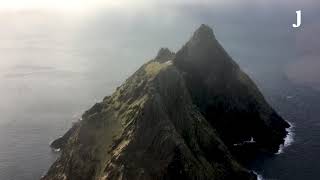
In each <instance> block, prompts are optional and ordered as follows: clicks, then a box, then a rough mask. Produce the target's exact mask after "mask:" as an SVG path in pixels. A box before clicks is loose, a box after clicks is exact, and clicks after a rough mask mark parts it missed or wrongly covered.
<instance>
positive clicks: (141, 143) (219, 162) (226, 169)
mask: <svg viewBox="0 0 320 180" xmlns="http://www.w3.org/2000/svg"><path fill="white" fill-rule="evenodd" d="M288 126H289V125H288V124H287V123H286V122H285V121H284V120H283V119H282V118H281V117H280V116H278V115H277V113H276V112H275V111H274V110H273V109H272V108H271V107H270V106H269V105H268V103H267V102H266V101H265V100H264V98H263V96H262V95H261V93H260V92H259V90H258V88H257V87H256V86H255V84H254V83H253V82H252V81H251V80H250V78H249V77H248V76H247V75H246V74H245V73H244V72H242V71H241V69H240V68H239V67H238V65H237V64H236V63H235V62H234V61H233V60H232V59H231V58H230V57H229V56H228V54H227V53H226V52H225V51H224V50H223V48H222V47H221V46H220V44H219V43H218V41H217V40H216V39H215V37H214V34H213V32H212V30H211V29H210V28H209V27H208V26H206V25H202V26H201V27H200V28H199V29H198V30H197V31H196V32H195V33H194V35H193V37H192V38H191V39H190V40H189V41H188V42H187V43H186V44H185V45H184V46H183V47H182V49H181V50H179V51H178V52H177V54H174V53H172V52H170V51H169V50H168V49H161V50H160V51H159V53H158V55H157V56H156V58H155V59H153V60H151V61H150V62H148V63H146V64H144V65H143V66H142V67H141V68H140V69H139V70H138V71H137V72H135V73H134V74H133V75H132V76H131V77H130V78H128V79H127V80H126V82H125V83H124V84H123V85H122V86H120V87H119V88H118V89H117V90H116V92H114V93H113V94H112V95H111V96H108V97H106V98H105V99H104V100H103V101H102V102H101V103H97V104H96V105H94V106H93V107H92V108H91V109H90V110H88V111H87V112H85V113H84V115H83V117H82V121H80V122H79V123H78V124H76V126H74V127H73V128H72V129H71V130H70V131H68V132H67V134H66V135H65V136H63V137H62V138H60V139H58V140H57V141H56V142H53V144H54V147H55V148H62V153H61V156H60V157H59V158H58V159H57V161H56V162H55V163H54V164H53V165H52V166H51V168H50V169H49V171H48V173H47V174H46V175H45V176H44V177H43V178H42V179H44V180H60V179H61V180H67V179H68V180H91V179H97V180H98V179H99V180H105V179H123V180H135V179H137V180H138V179H139V180H141V179H146V180H148V179H190V180H191V179H199V180H206V179H217V180H229V179H230V180H232V179H239V180H242V179H243V180H245V179H249V180H250V179H256V176H255V175H254V174H253V173H252V172H250V171H249V170H246V169H245V168H244V167H242V166H241V165H240V164H239V163H238V162H237V161H236V158H235V156H236V155H235V154H234V153H233V152H234V149H235V148H237V144H241V143H242V142H245V141H248V140H250V139H254V144H255V146H254V148H255V149H259V150H263V151H267V152H271V153H272V152H275V151H277V149H278V148H279V145H280V144H281V143H283V138H284V137H285V135H286V131H285V128H287V127H288Z"/></svg>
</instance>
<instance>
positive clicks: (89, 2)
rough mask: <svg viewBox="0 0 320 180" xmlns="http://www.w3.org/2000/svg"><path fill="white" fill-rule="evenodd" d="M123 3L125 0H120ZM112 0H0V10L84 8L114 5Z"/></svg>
mask: <svg viewBox="0 0 320 180" xmlns="http://www.w3.org/2000/svg"><path fill="white" fill-rule="evenodd" d="M120 2H121V3H124V2H125V0H120ZM116 5H119V2H117V1H113V0H0V10H1V9H2V10H4V9H5V10H25V9H58V10H86V9H91V8H95V7H99V6H116Z"/></svg>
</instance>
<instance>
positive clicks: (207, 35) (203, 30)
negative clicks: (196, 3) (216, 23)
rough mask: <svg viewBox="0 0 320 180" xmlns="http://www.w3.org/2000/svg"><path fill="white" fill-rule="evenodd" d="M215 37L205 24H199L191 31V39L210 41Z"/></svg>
mask: <svg viewBox="0 0 320 180" xmlns="http://www.w3.org/2000/svg"><path fill="white" fill-rule="evenodd" d="M213 39H215V36H214V33H213V30H212V29H211V27H209V26H208V25H206V24H201V26H200V27H199V28H198V29H197V30H196V31H195V32H194V33H193V36H192V38H191V41H212V40H213Z"/></svg>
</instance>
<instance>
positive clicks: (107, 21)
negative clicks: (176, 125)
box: [0, 3, 320, 180]
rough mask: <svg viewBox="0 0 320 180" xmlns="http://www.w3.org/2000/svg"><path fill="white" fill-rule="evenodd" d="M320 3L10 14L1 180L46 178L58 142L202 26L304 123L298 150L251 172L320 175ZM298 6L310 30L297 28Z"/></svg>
mask: <svg viewBox="0 0 320 180" xmlns="http://www.w3.org/2000/svg"><path fill="white" fill-rule="evenodd" d="M312 5H313V6H312ZM317 7H320V6H316V4H315V3H314V4H311V5H310V4H308V5H307V4H303V3H302V4H301V3H298V4H296V5H295V4H294V3H292V4H291V5H290V6H286V5H281V6H278V5H277V4H275V3H264V4H259V3H258V4H255V5H252V4H245V3H244V4H242V5H239V4H237V5H232V4H231V5H230V4H229V5H225V6H216V5H201V4H192V5H190V4H171V5H164V4H162V5H158V6H156V7H154V6H152V7H151V8H141V9H131V10H130V9H125V10H121V9H115V10H110V9H109V10H108V11H106V10H103V9H102V10H100V11H96V12H94V13H91V14H85V15H84V14H82V15H81V16H77V15H70V14H64V13H61V12H59V13H53V12H50V13H48V12H42V11H36V12H34V11H28V12H4V11H0V15H1V17H2V18H0V25H1V29H0V99H1V101H0V179H1V180H2V179H3V180H33V179H38V178H40V177H41V175H43V173H45V172H46V170H47V169H48V168H49V166H50V165H51V164H52V162H53V161H54V160H55V159H56V157H57V154H56V153H55V152H52V151H51V149H50V148H49V146H48V145H49V142H50V141H51V140H53V139H54V138H56V137H58V136H60V135H62V134H63V133H64V132H65V131H66V130H67V129H68V128H69V127H70V126H71V124H72V121H76V120H77V119H78V118H79V117H80V115H81V114H82V112H83V111H84V110H86V109H87V108H89V107H90V106H91V105H92V104H94V103H95V102H96V101H99V100H101V99H102V98H103V97H104V96H106V95H109V94H110V93H112V92H113V91H114V89H115V88H116V87H117V86H118V85H120V84H121V82H123V81H124V80H125V79H126V78H127V77H128V76H129V75H130V74H131V73H133V72H134V71H135V70H136V69H137V68H138V67H139V66H140V65H142V64H143V63H144V62H146V61H147V60H149V59H150V58H152V57H153V56H154V55H155V54H156V52H157V50H158V49H159V48H160V47H169V48H171V49H173V50H177V49H179V48H180V47H181V46H182V44H183V43H184V42H186V41H187V39H188V38H189V37H190V36H191V34H192V32H193V31H194V30H195V29H196V28H197V27H198V26H199V25H200V24H202V23H206V24H208V25H210V26H212V27H213V28H214V31H215V34H216V36H217V39H218V40H219V41H220V42H221V43H222V45H223V46H224V47H225V48H226V50H227V51H228V52H230V55H231V56H232V57H233V58H234V59H235V60H236V61H237V62H238V63H239V64H240V66H241V67H242V68H243V69H244V70H245V71H246V72H247V73H248V74H249V75H250V76H251V77H252V78H253V79H254V80H255V82H256V83H257V84H258V86H259V88H260V89H261V91H262V92H263V94H264V95H265V96H266V98H267V100H268V102H270V104H271V105H272V106H273V107H274V108H275V109H276V110H277V111H278V112H279V113H280V114H281V115H282V116H283V117H284V118H285V119H286V120H288V121H289V122H291V123H292V124H293V125H294V128H293V134H294V141H293V143H292V144H291V145H290V146H288V147H286V148H285V149H284V150H283V152H282V153H281V154H279V155H274V156H271V157H260V158H258V159H257V160H256V161H254V162H252V164H250V168H252V169H253V170H255V171H256V172H258V173H259V174H261V175H262V177H263V178H264V179H280V180H286V179H290V180H300V179H311V180H316V179H318V177H319V176H320V171H319V170H320V153H319V152H320V131H319V129H320V120H319V117H320V116H319V115H320V85H319V84H320V83H319V82H320V81H319V79H320V78H319V77H320V74H319V73H318V69H319V68H320V66H319V65H320V63H319V59H320V58H319V57H320V55H319V53H318V52H320V51H319V50H320V45H319V42H320V39H319V37H318V34H320V28H319V26H320V23H319V22H318V21H317V19H318V18H317V17H319V12H320V11H318V9H317ZM297 9H302V10H303V15H304V16H303V27H301V28H300V29H293V28H292V27H291V24H292V23H295V22H294V21H295V10H297ZM3 17H6V18H3ZM318 67H319V68H318Z"/></svg>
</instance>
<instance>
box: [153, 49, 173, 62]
mask: <svg viewBox="0 0 320 180" xmlns="http://www.w3.org/2000/svg"><path fill="white" fill-rule="evenodd" d="M174 56H175V53H174V52H172V51H170V50H169V49H168V48H161V49H160V50H159V51H158V54H157V56H156V58H155V60H158V61H160V62H162V61H163V62H165V61H168V60H172V59H173V58H174Z"/></svg>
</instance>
